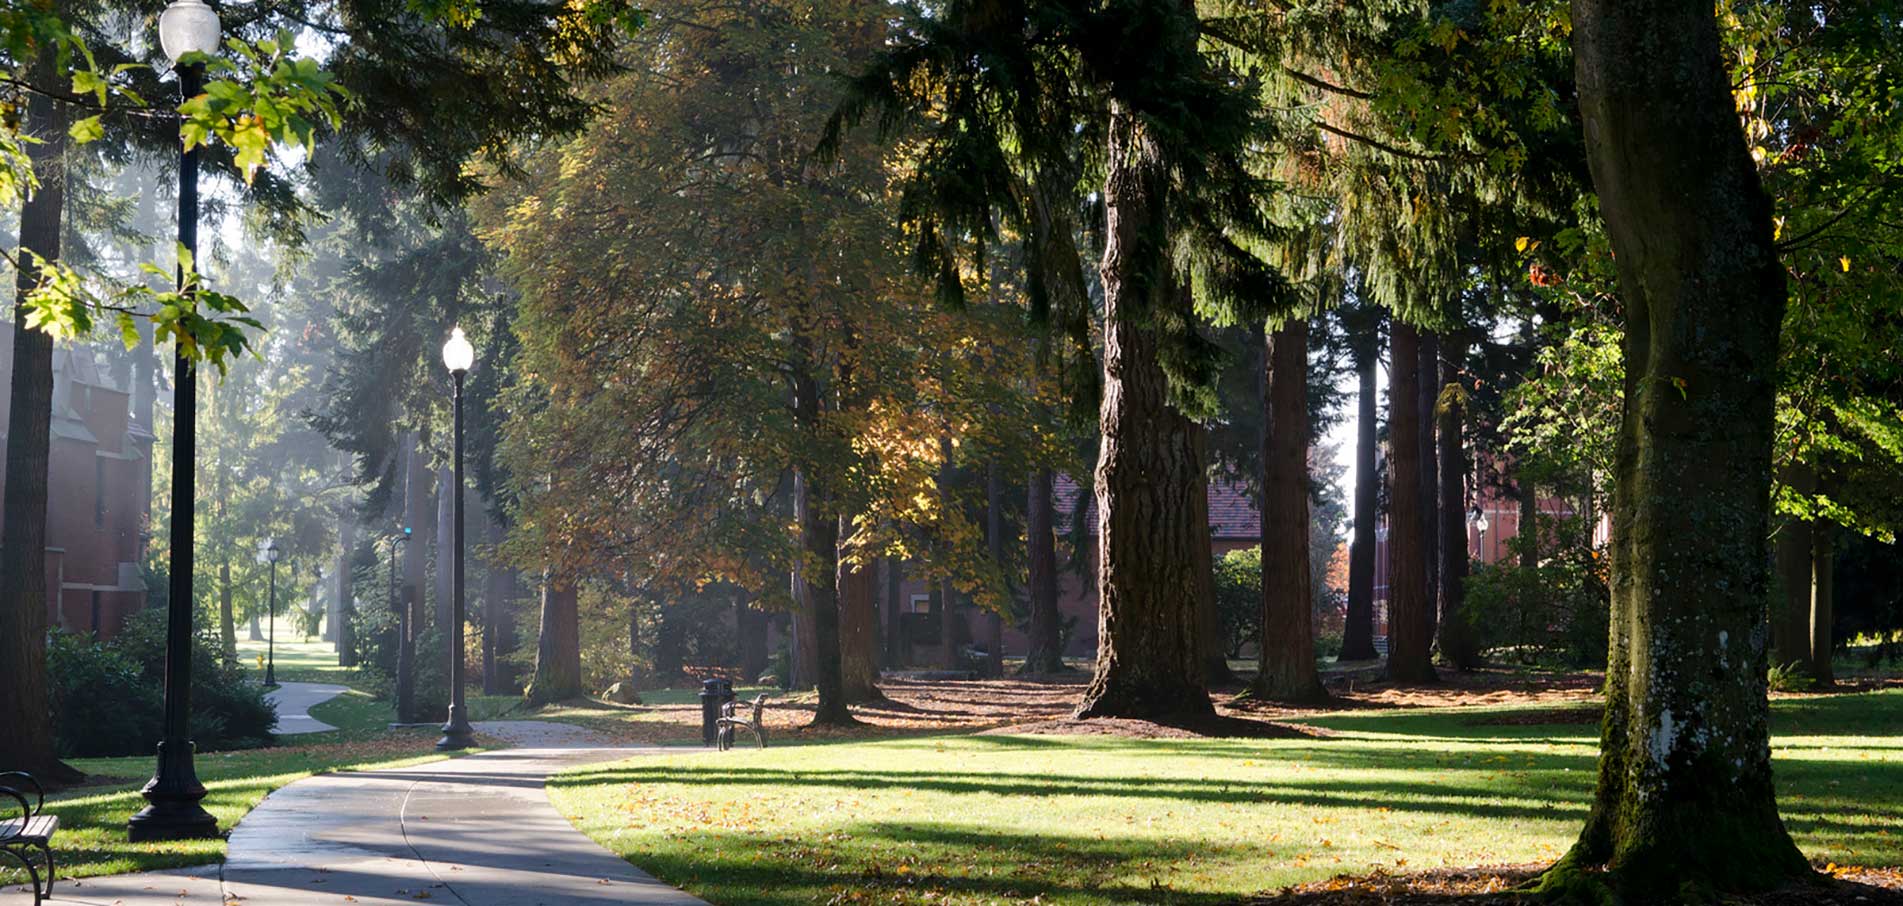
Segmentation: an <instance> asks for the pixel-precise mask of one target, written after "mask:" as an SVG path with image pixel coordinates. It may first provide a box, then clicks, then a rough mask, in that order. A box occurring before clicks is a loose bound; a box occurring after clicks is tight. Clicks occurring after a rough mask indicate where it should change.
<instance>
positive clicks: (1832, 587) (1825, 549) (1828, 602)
mask: <svg viewBox="0 0 1903 906" xmlns="http://www.w3.org/2000/svg"><path fill="white" fill-rule="evenodd" d="M1836 534H1837V526H1836V525H1835V524H1833V523H1831V522H1830V521H1828V520H1824V519H1819V520H1818V521H1817V522H1816V523H1815V524H1814V525H1813V526H1812V527H1811V543H1812V544H1813V545H1814V546H1815V551H1814V553H1813V558H1814V559H1813V561H1812V564H1811V609H1810V672H1811V677H1812V678H1813V679H1815V680H1816V681H1817V684H1818V685H1819V686H1823V687H1830V686H1835V685H1837V671H1836V668H1834V667H1832V666H1831V663H1830V653H1831V649H1832V648H1833V647H1835V646H1834V645H1833V644H1832V640H1831V621H1832V620H1834V619H1835V618H1836V607H1835V601H1834V597H1835V595H1836V593H1837V538H1836Z"/></svg>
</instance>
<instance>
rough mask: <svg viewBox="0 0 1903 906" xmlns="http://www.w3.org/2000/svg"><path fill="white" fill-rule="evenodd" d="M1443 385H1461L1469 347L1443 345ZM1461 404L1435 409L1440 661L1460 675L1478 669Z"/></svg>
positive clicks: (1447, 342)
mask: <svg viewBox="0 0 1903 906" xmlns="http://www.w3.org/2000/svg"><path fill="white" fill-rule="evenodd" d="M1441 349H1442V350H1443V351H1444V352H1445V353H1446V355H1445V357H1444V360H1443V361H1442V362H1441V379H1440V384H1441V386H1443V387H1449V386H1454V385H1457V384H1459V383H1460V363H1461V362H1462V361H1464V360H1465V359H1466V358H1467V344H1466V343H1465V342H1461V341H1457V340H1454V339H1451V338H1449V339H1445V340H1443V341H1442V346H1441ZM1463 405H1464V404H1463V403H1458V402H1454V401H1451V400H1450V401H1449V403H1448V405H1446V406H1441V407H1439V408H1438V409H1437V415H1438V418H1437V421H1439V422H1440V431H1439V435H1440V455H1439V457H1438V464H1439V467H1440V482H1439V486H1440V656H1441V658H1442V659H1443V660H1445V661H1446V662H1447V663H1448V664H1450V665H1452V666H1453V667H1454V669H1456V670H1472V669H1473V668H1475V667H1478V666H1480V651H1479V649H1478V648H1477V647H1476V643H1475V641H1474V629H1473V624H1472V623H1471V622H1470V621H1469V619H1468V616H1467V613H1466V603H1467V572H1468V553H1467V450H1466V447H1465V446H1464V443H1463V437H1462V433H1463V431H1464V430H1465V428H1464V426H1463V425H1462V421H1463V416H1464V414H1465V413H1464V412H1463V411H1462V407H1463Z"/></svg>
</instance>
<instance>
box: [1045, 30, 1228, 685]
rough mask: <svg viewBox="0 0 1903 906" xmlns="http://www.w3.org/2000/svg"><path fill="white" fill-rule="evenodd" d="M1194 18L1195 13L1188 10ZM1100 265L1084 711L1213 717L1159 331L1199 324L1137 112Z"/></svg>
mask: <svg viewBox="0 0 1903 906" xmlns="http://www.w3.org/2000/svg"><path fill="white" fill-rule="evenodd" d="M1186 15H1191V16H1193V15H1194V12H1193V11H1192V12H1189V13H1186ZM1108 150H1109V153H1108V155H1107V156H1106V158H1105V160H1107V161H1108V162H1109V167H1108V169H1109V172H1108V174H1107V176H1106V179H1105V181H1104V205H1105V211H1106V217H1105V230H1104V239H1105V241H1104V253H1103V263H1102V266H1101V270H1102V274H1103V287H1104V363H1103V375H1104V396H1103V404H1102V407H1101V410H1100V414H1099V423H1100V429H1101V435H1102V436H1101V444H1100V448H1099V452H1098V458H1097V475H1096V484H1097V513H1098V526H1099V528H1098V533H1097V537H1098V545H1099V555H1098V558H1097V589H1098V593H1097V599H1098V605H1097V607H1098V610H1097V669H1096V673H1095V675H1094V676H1092V678H1091V681H1090V686H1089V688H1088V689H1087V690H1085V692H1084V698H1083V701H1082V702H1081V703H1080V704H1079V705H1078V706H1077V712H1076V714H1077V717H1079V718H1089V717H1127V718H1139V719H1150V720H1157V719H1180V718H1198V717H1206V716H1209V715H1211V714H1213V713H1214V711H1215V709H1214V708H1213V707H1212V706H1211V705H1210V703H1209V690H1208V687H1207V686H1206V685H1205V684H1204V681H1203V667H1204V665H1203V662H1202V657H1201V654H1202V637H1201V635H1200V633H1199V632H1198V631H1197V627H1196V623H1197V613H1196V606H1195V602H1196V594H1197V591H1198V587H1199V586H1198V583H1197V579H1196V564H1197V562H1198V561H1197V554H1196V546H1197V545H1198V544H1203V543H1206V542H1207V541H1208V525H1207V523H1205V524H1203V525H1196V524H1195V518H1194V514H1195V512H1196V506H1195V497H1196V488H1197V482H1196V475H1197V473H1198V472H1200V471H1201V470H1202V467H1203V464H1202V461H1201V458H1200V457H1199V456H1197V452H1198V451H1197V449H1196V426H1195V425H1194V424H1192V423H1191V422H1190V420H1189V419H1188V418H1186V417H1184V416H1183V415H1182V413H1180V412H1178V411H1176V409H1175V408H1174V407H1173V406H1172V405H1171V403H1170V398H1169V397H1170V393H1169V380H1168V378H1167V377H1166V376H1165V374H1164V372H1163V368H1162V365H1161V363H1160V362H1159V360H1158V345H1159V341H1160V339H1161V338H1160V337H1159V335H1158V333H1159V331H1160V329H1161V328H1159V326H1158V325H1159V323H1167V322H1169V321H1172V320H1176V319H1184V320H1187V319H1189V318H1190V317H1191V313H1190V310H1189V309H1190V305H1189V299H1188V296H1187V293H1183V292H1179V291H1178V290H1177V287H1176V286H1175V285H1174V281H1173V280H1171V279H1170V278H1169V277H1168V274H1169V269H1170V260H1169V255H1168V252H1167V245H1168V238H1169V235H1168V234H1169V211H1168V207H1167V204H1168V200H1167V197H1166V196H1167V193H1168V186H1169V175H1168V174H1169V167H1168V162H1167V161H1165V160H1164V159H1163V151H1162V148H1161V147H1160V146H1159V145H1158V143H1157V140H1156V137H1155V136H1153V135H1151V134H1149V131H1148V129H1147V128H1146V127H1145V126H1144V125H1143V124H1142V122H1141V120H1140V118H1139V117H1138V116H1137V115H1136V114H1135V113H1134V112H1133V111H1131V110H1129V109H1127V108H1125V107H1123V106H1121V105H1120V104H1115V105H1113V106H1112V108H1111V111H1110V128H1109V149H1108Z"/></svg>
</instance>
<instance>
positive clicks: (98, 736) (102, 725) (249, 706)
mask: <svg viewBox="0 0 1903 906" xmlns="http://www.w3.org/2000/svg"><path fill="white" fill-rule="evenodd" d="M165 625H166V616H165V612H164V611H160V610H145V611H142V612H140V613H138V614H136V615H134V616H133V617H131V618H130V619H128V620H127V621H126V623H125V626H124V627H123V628H121V629H120V631H119V634H118V635H117V636H115V637H114V638H113V639H112V640H111V641H108V642H97V641H94V640H93V639H92V638H91V637H90V636H80V635H73V634H70V633H59V632H56V633H54V634H53V635H52V637H51V643H50V644H49V645H48V649H47V681H48V684H49V686H50V687H51V688H50V690H49V691H50V694H51V699H52V706H53V726H54V734H55V736H56V739H57V743H58V745H59V748H60V755H61V756H62V757H69V758H89V757H111V756H118V755H144V754H148V753H150V752H152V751H153V749H154V747H155V746H157V745H158V741H159V734H160V732H161V729H162V728H161V726H160V720H161V718H162V714H163V711H164V700H163V690H164V688H165ZM192 641H193V645H192V739H193V741H194V742H196V743H197V745H198V747H199V748H200V749H204V750H219V749H246V748H256V747H258V746H264V745H269V744H270V743H271V740H272V736H271V726H272V725H273V724H275V723H276V722H277V711H276V709H274V708H273V707H272V706H271V703H270V702H267V701H265V698H264V689H263V688H262V687H261V686H259V685H258V684H257V683H255V682H253V681H252V680H251V679H250V678H248V677H247V676H246V673H245V669H244V667H243V666H242V665H240V664H239V663H238V662H237V661H235V660H228V659H226V658H224V657H222V656H220V653H219V651H218V643H217V641H216V640H215V639H213V638H212V637H211V636H209V635H208V634H204V633H201V634H199V635H197V636H195V637H194V638H193V640H192Z"/></svg>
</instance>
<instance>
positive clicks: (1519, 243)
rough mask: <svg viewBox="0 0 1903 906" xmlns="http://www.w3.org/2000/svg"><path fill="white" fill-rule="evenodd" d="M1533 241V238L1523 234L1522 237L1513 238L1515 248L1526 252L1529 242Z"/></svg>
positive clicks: (1517, 250)
mask: <svg viewBox="0 0 1903 906" xmlns="http://www.w3.org/2000/svg"><path fill="white" fill-rule="evenodd" d="M1532 241H1533V240H1532V239H1530V238H1528V237H1526V236H1521V237H1520V238H1518V239H1515V240H1513V250H1514V251H1516V252H1524V251H1526V247H1527V244H1528V243H1530V242H1532Z"/></svg>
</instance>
